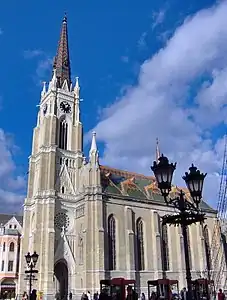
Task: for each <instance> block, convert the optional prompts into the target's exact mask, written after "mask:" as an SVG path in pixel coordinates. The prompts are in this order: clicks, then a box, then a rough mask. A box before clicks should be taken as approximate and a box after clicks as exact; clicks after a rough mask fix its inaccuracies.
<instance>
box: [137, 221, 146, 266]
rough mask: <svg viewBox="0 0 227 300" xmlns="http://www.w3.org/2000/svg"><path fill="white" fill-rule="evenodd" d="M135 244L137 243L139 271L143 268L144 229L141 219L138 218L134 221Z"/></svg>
mask: <svg viewBox="0 0 227 300" xmlns="http://www.w3.org/2000/svg"><path fill="white" fill-rule="evenodd" d="M136 244H137V255H138V269H139V270H140V271H142V270H144V269H145V263H144V231H143V221H142V219H141V218H139V219H138V220H137V222H136Z"/></svg>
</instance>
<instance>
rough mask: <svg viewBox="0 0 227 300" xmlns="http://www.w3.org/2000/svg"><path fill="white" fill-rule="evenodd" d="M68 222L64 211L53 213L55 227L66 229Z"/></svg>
mask: <svg viewBox="0 0 227 300" xmlns="http://www.w3.org/2000/svg"><path fill="white" fill-rule="evenodd" d="M69 224H70V220H69V216H68V215H67V214H66V213H64V212H59V213H57V214H56V215H55V218H54V225H55V227H56V228H57V229H60V230H62V228H64V230H67V229H68V227H69Z"/></svg>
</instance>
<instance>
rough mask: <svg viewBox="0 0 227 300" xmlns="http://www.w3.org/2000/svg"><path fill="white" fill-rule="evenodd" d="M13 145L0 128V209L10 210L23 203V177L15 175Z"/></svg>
mask: <svg viewBox="0 0 227 300" xmlns="http://www.w3.org/2000/svg"><path fill="white" fill-rule="evenodd" d="M14 148H15V146H14V144H13V143H12V140H11V138H10V137H9V138H8V136H7V134H6V133H5V132H4V131H3V129H1V128H0V208H1V211H3V210H4V211H11V210H12V208H13V209H14V210H15V209H17V208H19V207H20V206H21V205H22V203H23V198H24V195H23V192H22V191H23V190H24V188H25V183H26V181H25V178H24V176H22V175H16V176H15V172H16V165H15V162H14V160H13V154H12V152H13V150H14Z"/></svg>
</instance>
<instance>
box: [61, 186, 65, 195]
mask: <svg viewBox="0 0 227 300" xmlns="http://www.w3.org/2000/svg"><path fill="white" fill-rule="evenodd" d="M61 193H62V194H64V193H65V187H64V186H62V187H61Z"/></svg>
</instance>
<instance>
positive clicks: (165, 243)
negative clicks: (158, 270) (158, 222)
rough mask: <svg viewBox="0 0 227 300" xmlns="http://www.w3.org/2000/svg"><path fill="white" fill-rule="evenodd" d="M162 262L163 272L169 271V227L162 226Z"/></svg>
mask: <svg viewBox="0 0 227 300" xmlns="http://www.w3.org/2000/svg"><path fill="white" fill-rule="evenodd" d="M162 261H163V271H168V270H169V241H168V226H167V224H165V225H163V226H162Z"/></svg>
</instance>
